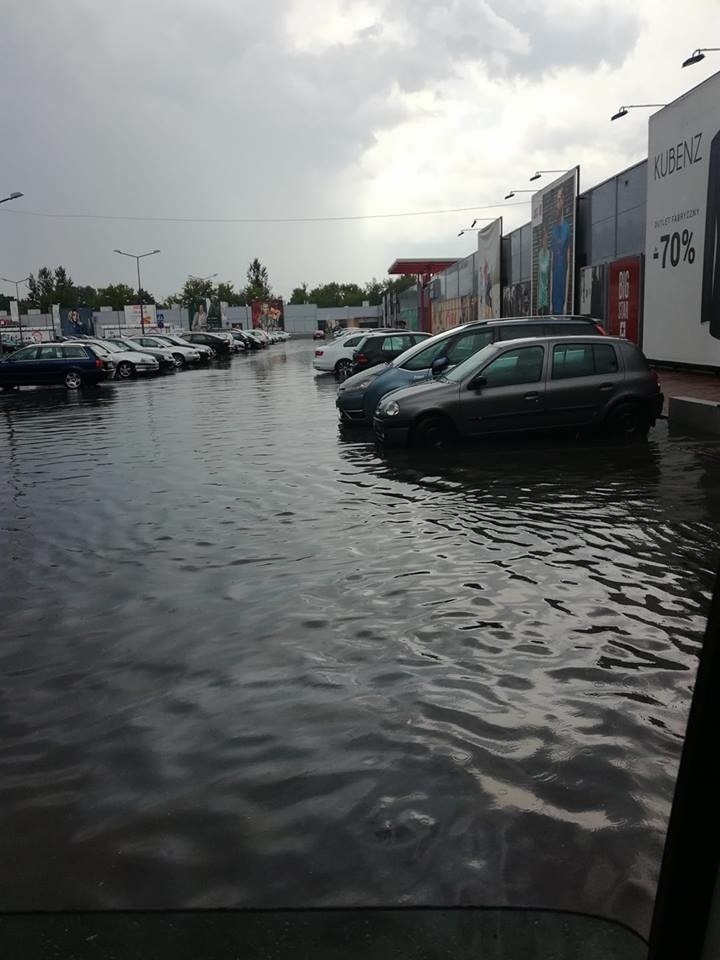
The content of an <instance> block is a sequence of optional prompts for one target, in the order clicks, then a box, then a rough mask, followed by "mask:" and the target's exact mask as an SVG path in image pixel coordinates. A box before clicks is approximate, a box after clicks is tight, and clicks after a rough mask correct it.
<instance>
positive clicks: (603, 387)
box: [600, 383, 615, 392]
mask: <svg viewBox="0 0 720 960" xmlns="http://www.w3.org/2000/svg"><path fill="white" fill-rule="evenodd" d="M614 386H615V384H614V383H601V384H600V389H601V390H604V391H605V392H607V391H608V390H612V389H613V387H614Z"/></svg>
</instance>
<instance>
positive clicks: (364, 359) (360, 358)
mask: <svg viewBox="0 0 720 960" xmlns="http://www.w3.org/2000/svg"><path fill="white" fill-rule="evenodd" d="M367 362H368V358H367V357H366V356H365V354H364V353H358V354H356V355H355V363H367Z"/></svg>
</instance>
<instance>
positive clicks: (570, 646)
mask: <svg viewBox="0 0 720 960" xmlns="http://www.w3.org/2000/svg"><path fill="white" fill-rule="evenodd" d="M311 355H312V345H311V344H308V343H307V342H304V343H300V342H297V343H290V344H288V345H287V346H282V345H278V346H275V347H272V348H270V349H269V350H268V351H265V352H263V353H262V354H261V355H254V356H251V357H248V358H243V357H239V358H237V359H235V360H233V361H232V364H228V365H227V366H223V367H217V368H214V369H210V370H197V371H189V372H186V373H181V374H177V375H176V376H170V377H165V378H162V379H160V380H159V381H133V382H129V383H119V384H109V385H105V386H103V387H102V388H101V389H100V390H97V391H88V392H87V393H83V394H81V395H78V396H73V395H69V394H66V393H65V391H63V390H44V391H40V390H38V391H21V392H20V393H18V394H14V395H7V394H5V395H2V396H0V478H1V482H2V489H3V496H2V515H1V516H0V556H1V557H2V567H1V569H0V572H1V577H0V592H1V594H2V604H1V610H2V627H3V641H2V645H1V646H0V716H1V717H2V739H1V740H0V809H2V823H3V828H2V830H1V831H0V860H1V861H2V864H3V869H2V871H0V908H2V909H24V908H38V909H49V908H55V909H61V908H68V907H90V908H99V907H109V908H116V907H131V908H144V907H163V908H172V907H175V908H177V907H187V906H196V907H198V906H200V907H202V906H218V905H222V906H273V905H283V906H300V905H304V906H321V905H351V904H352V905H357V904H363V905H370V904H393V905H398V904H436V905H448V904H496V905H501V904H510V905H527V906H533V907H561V908H566V909H570V910H582V911H589V912H593V913H597V914H602V915H604V916H607V917H613V918H617V919H620V920H623V921H625V922H627V923H629V924H631V925H632V926H634V927H635V928H636V929H639V930H640V931H641V932H642V931H646V930H647V925H648V921H649V916H650V911H651V905H652V898H653V895H654V888H655V883H656V877H657V871H658V865H659V859H660V856H661V853H662V843H663V838H664V832H665V827H666V822H667V815H668V810H669V804H670V801H671V798H672V790H673V785H674V777H675V773H676V768H677V762H678V756H679V751H680V747H681V739H682V734H683V729H684V723H685V720H686V716H687V709H688V703H689V696H690V693H691V690H692V684H693V680H694V675H695V669H696V662H697V653H698V649H699V644H700V641H701V637H702V631H703V627H704V617H705V613H706V610H707V606H708V600H709V594H710V590H711V586H712V578H713V568H714V564H715V562H716V560H717V547H716V544H717V538H718V525H719V522H720V485H719V484H718V480H719V479H720V444H718V443H717V442H716V441H703V440H702V439H698V438H692V437H687V436H682V435H679V436H673V435H669V434H668V428H667V425H666V424H665V423H662V424H660V425H659V426H658V427H657V428H656V430H655V431H654V432H653V434H652V435H651V440H650V442H649V443H648V445H647V446H640V447H635V448H633V447H624V446H617V445H613V444H612V443H610V442H606V441H599V440H587V439H586V440H582V441H576V440H573V439H569V438H553V439H550V440H548V439H543V440H532V441H523V440H519V439H515V440H513V441H512V442H498V441H496V442H494V443H486V444H485V445H483V446H476V447H473V446H470V447H462V448H458V449H455V450H451V451H448V452H447V453H441V454H438V453H433V454H432V455H428V454H424V455H423V454H421V453H419V452H402V451H397V452H394V453H388V454H386V455H383V454H382V453H380V452H378V451H377V450H376V448H375V446H374V445H373V443H372V442H371V440H370V438H369V437H368V435H367V434H359V435H355V434H349V435H341V434H340V433H339V430H338V425H337V419H336V413H335V409H334V402H333V401H334V392H335V385H334V383H333V381H332V379H327V378H322V377H320V378H317V379H316V378H315V377H314V375H313V374H312V372H311V368H310V358H311Z"/></svg>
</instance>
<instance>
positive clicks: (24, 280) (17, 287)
mask: <svg viewBox="0 0 720 960" xmlns="http://www.w3.org/2000/svg"><path fill="white" fill-rule="evenodd" d="M29 279H30V277H23V278H22V280H9V279H8V278H7V277H3V278H2V280H3V283H14V284H15V303H17V308H18V330H19V331H20V343H21V344H22V343H24V340H23V328H22V320H21V319H20V284H21V283H27V282H28V280H29Z"/></svg>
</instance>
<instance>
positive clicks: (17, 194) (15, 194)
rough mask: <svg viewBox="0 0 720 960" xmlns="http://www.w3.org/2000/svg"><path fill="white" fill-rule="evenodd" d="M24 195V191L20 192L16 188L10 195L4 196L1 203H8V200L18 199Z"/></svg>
mask: <svg viewBox="0 0 720 960" xmlns="http://www.w3.org/2000/svg"><path fill="white" fill-rule="evenodd" d="M24 196H25V194H24V193H18V191H17V190H14V191H13V192H12V193H11V194H10V196H9V197H3V198H2V200H0V203H7V202H8V200H18V199H19V198H20V197H24Z"/></svg>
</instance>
